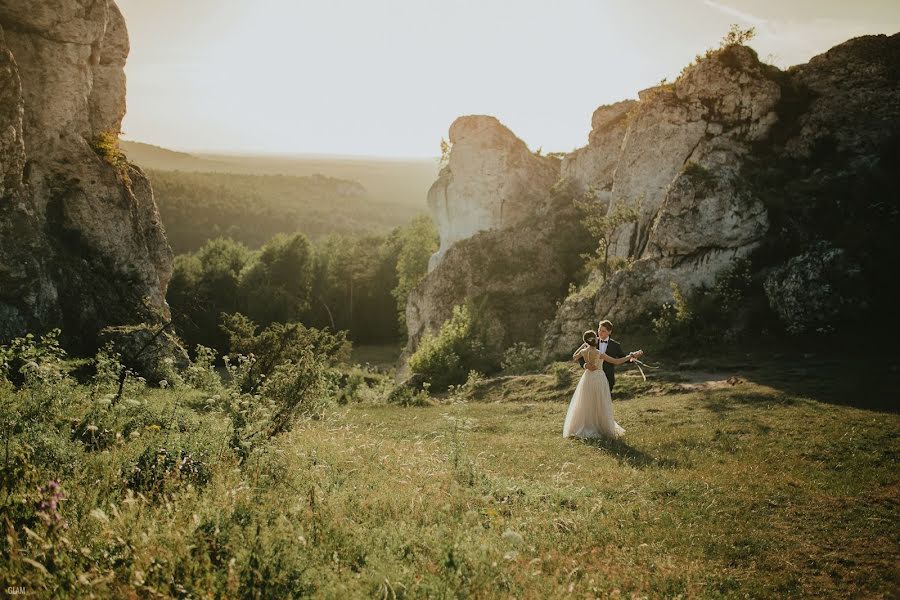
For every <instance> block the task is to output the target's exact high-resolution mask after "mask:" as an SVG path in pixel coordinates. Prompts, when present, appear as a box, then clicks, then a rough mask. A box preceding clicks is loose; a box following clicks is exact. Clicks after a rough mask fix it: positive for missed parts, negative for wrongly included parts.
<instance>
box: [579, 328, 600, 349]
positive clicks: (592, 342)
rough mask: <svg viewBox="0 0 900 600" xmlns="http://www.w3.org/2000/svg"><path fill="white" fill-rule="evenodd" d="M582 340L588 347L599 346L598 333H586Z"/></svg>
mask: <svg viewBox="0 0 900 600" xmlns="http://www.w3.org/2000/svg"><path fill="white" fill-rule="evenodd" d="M581 339H582V340H583V341H584V343H585V344H587V345H588V346H594V347H596V346H597V332H596V331H590V330H588V331H585V332H584V335H582V336H581Z"/></svg>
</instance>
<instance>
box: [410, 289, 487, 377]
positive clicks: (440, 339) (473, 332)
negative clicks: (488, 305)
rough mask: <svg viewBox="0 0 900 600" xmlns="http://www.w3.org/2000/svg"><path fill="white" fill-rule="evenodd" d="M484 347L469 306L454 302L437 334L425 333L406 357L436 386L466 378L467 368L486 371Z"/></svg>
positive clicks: (411, 367) (413, 366)
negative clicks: (449, 315)
mask: <svg viewBox="0 0 900 600" xmlns="http://www.w3.org/2000/svg"><path fill="white" fill-rule="evenodd" d="M488 360H489V359H488V352H487V347H486V345H485V344H484V342H483V341H482V339H481V336H480V332H479V328H478V327H477V325H476V323H475V319H474V318H473V316H472V311H471V309H469V307H468V306H454V307H453V316H452V317H451V318H450V319H449V320H448V321H446V322H445V323H444V324H443V325H442V326H441V328H440V330H439V331H438V332H437V334H436V335H426V336H425V338H424V339H423V340H422V343H421V344H420V345H419V348H418V350H416V352H415V354H413V355H412V356H411V357H410V359H409V368H410V369H411V370H412V371H413V372H414V373H420V374H422V375H423V376H424V377H425V379H426V381H428V382H429V383H431V385H432V386H433V387H434V389H436V390H445V389H447V386H449V385H455V384H460V383H462V382H464V381H465V380H466V377H467V376H468V373H469V371H470V370H472V369H475V370H479V371H486V370H487V369H486V368H485V366H486V363H487V362H488Z"/></svg>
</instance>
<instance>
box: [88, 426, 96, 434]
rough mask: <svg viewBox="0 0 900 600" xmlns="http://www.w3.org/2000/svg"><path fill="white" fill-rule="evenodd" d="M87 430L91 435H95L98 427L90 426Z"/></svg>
mask: <svg viewBox="0 0 900 600" xmlns="http://www.w3.org/2000/svg"><path fill="white" fill-rule="evenodd" d="M86 429H87V430H88V431H90V432H91V433H94V432H95V431H97V426H96V425H88V426H87V427H86Z"/></svg>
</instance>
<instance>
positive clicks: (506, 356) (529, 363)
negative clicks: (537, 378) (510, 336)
mask: <svg viewBox="0 0 900 600" xmlns="http://www.w3.org/2000/svg"><path fill="white" fill-rule="evenodd" d="M500 366H501V367H502V368H503V372H504V373H506V374H508V375H522V374H524V373H533V372H535V371H538V370H539V369H540V367H541V351H540V350H538V349H537V348H532V347H531V346H529V345H528V344H525V343H523V342H518V343H516V344H513V345H512V346H510V348H509V349H508V350H506V351H505V352H504V353H503V361H502V362H501V363H500Z"/></svg>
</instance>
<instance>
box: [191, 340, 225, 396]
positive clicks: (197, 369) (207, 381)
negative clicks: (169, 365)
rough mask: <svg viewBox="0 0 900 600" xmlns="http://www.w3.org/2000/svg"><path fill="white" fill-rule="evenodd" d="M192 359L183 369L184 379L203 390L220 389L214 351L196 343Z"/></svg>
mask: <svg viewBox="0 0 900 600" xmlns="http://www.w3.org/2000/svg"><path fill="white" fill-rule="evenodd" d="M194 354H195V355H194V360H193V361H191V363H190V364H189V365H188V367H187V369H185V370H184V380H185V382H186V383H187V384H188V385H190V386H191V387H193V388H195V389H198V390H203V391H205V392H210V393H217V392H221V391H222V380H221V378H220V377H219V374H218V373H217V372H216V366H215V365H216V354H217V353H216V351H215V350H213V349H212V348H207V347H206V346H201V345H199V344H198V345H197V349H196V351H195V353H194Z"/></svg>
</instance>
